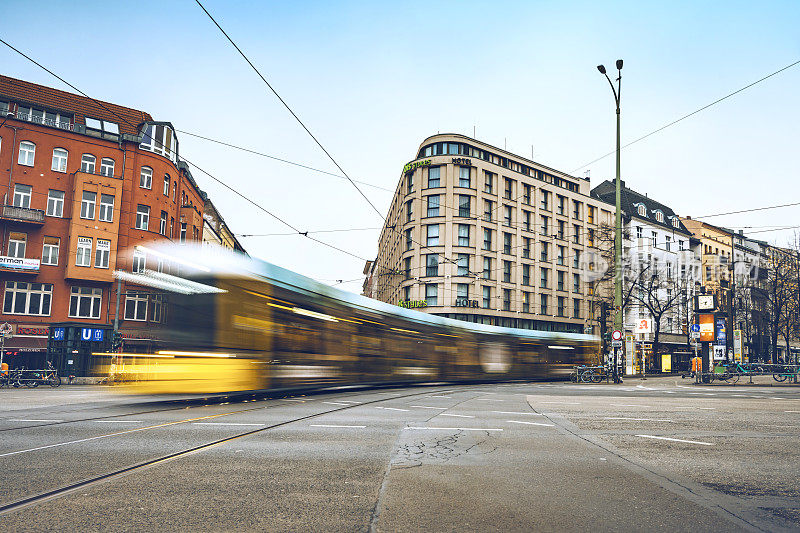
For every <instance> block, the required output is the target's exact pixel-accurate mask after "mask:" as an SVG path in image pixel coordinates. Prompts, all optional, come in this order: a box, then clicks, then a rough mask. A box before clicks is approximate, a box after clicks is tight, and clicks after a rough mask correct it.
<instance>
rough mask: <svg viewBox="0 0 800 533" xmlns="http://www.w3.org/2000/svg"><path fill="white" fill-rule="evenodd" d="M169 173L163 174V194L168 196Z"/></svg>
mask: <svg viewBox="0 0 800 533" xmlns="http://www.w3.org/2000/svg"><path fill="white" fill-rule="evenodd" d="M169 182H170V177H169V174H164V196H166V197H168V198H169Z"/></svg>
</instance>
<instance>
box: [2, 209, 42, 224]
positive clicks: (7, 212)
mask: <svg viewBox="0 0 800 533" xmlns="http://www.w3.org/2000/svg"><path fill="white" fill-rule="evenodd" d="M1 216H2V218H8V219H13V220H21V221H24V222H35V223H42V224H44V211H42V210H41V209H31V208H29V207H18V206H15V205H4V206H3V212H2V215H1Z"/></svg>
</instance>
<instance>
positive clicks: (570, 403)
mask: <svg viewBox="0 0 800 533" xmlns="http://www.w3.org/2000/svg"><path fill="white" fill-rule="evenodd" d="M539 403H557V404H561V405H580V402H539Z"/></svg>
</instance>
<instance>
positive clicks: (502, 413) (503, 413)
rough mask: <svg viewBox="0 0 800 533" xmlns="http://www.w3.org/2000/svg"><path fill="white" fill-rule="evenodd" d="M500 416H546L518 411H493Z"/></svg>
mask: <svg viewBox="0 0 800 533" xmlns="http://www.w3.org/2000/svg"><path fill="white" fill-rule="evenodd" d="M492 412H493V413H497V414H498V415H530V416H544V415H543V414H542V413H518V412H517V411H492Z"/></svg>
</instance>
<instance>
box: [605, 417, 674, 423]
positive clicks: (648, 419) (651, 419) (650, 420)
mask: <svg viewBox="0 0 800 533" xmlns="http://www.w3.org/2000/svg"><path fill="white" fill-rule="evenodd" d="M604 420H635V421H637V422H674V420H670V419H669V418H627V417H624V416H607V417H605V418H604Z"/></svg>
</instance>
